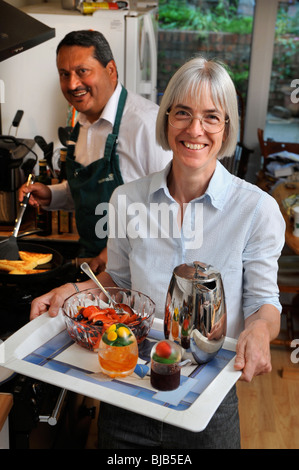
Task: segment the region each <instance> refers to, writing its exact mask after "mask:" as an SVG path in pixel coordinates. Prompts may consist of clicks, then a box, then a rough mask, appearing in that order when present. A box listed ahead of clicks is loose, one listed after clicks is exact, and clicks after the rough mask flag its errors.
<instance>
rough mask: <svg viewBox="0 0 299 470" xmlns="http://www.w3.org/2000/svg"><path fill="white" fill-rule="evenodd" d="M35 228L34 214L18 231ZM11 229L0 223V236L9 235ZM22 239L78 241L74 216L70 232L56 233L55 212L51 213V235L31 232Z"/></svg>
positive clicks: (27, 230)
mask: <svg viewBox="0 0 299 470" xmlns="http://www.w3.org/2000/svg"><path fill="white" fill-rule="evenodd" d="M35 229H36V226H35V218H34V216H33V217H31V218H30V219H29V220H27V221H26V222H25V223H24V224H22V225H21V228H20V231H19V233H20V234H21V233H23V232H29V231H33V230H35ZM12 231H13V227H12V226H4V225H2V226H1V225H0V237H2V238H6V237H9V236H10V235H11V232H12ZM24 240H35V241H37V240H43V241H46V240H49V241H59V242H78V240H79V235H78V232H77V228H76V222H75V217H73V227H72V233H58V224H57V212H53V213H52V233H51V235H46V236H45V235H38V234H32V235H29V236H27V237H24Z"/></svg>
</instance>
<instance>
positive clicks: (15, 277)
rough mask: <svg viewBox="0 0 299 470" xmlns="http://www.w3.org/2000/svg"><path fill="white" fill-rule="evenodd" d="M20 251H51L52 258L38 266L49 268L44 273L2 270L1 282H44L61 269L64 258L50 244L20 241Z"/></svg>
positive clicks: (0, 274)
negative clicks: (11, 272)
mask: <svg viewBox="0 0 299 470" xmlns="http://www.w3.org/2000/svg"><path fill="white" fill-rule="evenodd" d="M18 246H19V251H29V252H31V253H51V254H52V255H53V257H52V260H51V261H50V262H49V263H47V264H43V265H40V266H38V267H36V269H47V271H45V272H43V273H36V274H9V273H7V272H4V271H0V282H4V283H7V284H8V283H9V284H10V283H12V284H20V283H23V282H24V283H25V282H26V283H27V282H42V281H46V280H47V279H52V278H53V277H54V276H55V275H56V274H57V273H58V271H59V270H60V269H61V267H62V265H63V263H64V258H63V256H62V255H61V254H60V253H59V252H58V251H56V250H53V249H52V248H49V247H48V246H44V245H38V244H37V243H30V242H23V241H22V242H18Z"/></svg>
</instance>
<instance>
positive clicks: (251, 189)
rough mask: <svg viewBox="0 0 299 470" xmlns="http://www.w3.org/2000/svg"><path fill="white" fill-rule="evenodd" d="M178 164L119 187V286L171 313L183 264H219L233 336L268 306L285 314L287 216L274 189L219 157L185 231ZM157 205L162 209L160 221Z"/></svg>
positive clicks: (115, 249)
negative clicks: (282, 260) (174, 190)
mask: <svg viewBox="0 0 299 470" xmlns="http://www.w3.org/2000/svg"><path fill="white" fill-rule="evenodd" d="M170 168H171V163H170V164H168V165H167V167H166V168H165V169H164V170H163V171H161V172H158V173H154V174H152V175H149V176H147V177H144V178H141V179H139V180H136V181H134V182H131V183H128V184H125V185H123V186H120V187H118V188H117V189H116V190H115V191H114V193H113V195H112V197H111V200H110V204H111V205H110V207H109V218H110V220H109V227H110V228H109V230H110V233H109V235H110V236H109V241H108V264H107V269H106V271H107V272H108V273H109V274H110V275H111V277H112V278H113V280H114V282H115V283H116V284H117V285H118V286H120V287H128V288H132V289H135V290H139V291H141V292H143V293H144V294H147V295H148V296H149V297H151V298H152V300H153V301H154V302H155V303H156V317H158V318H164V308H165V301H166V294H167V290H168V285H169V282H170V279H171V276H172V272H173V269H174V268H175V266H177V265H180V264H182V263H191V262H193V261H202V262H204V263H207V264H210V265H212V266H213V267H214V268H216V269H217V270H218V271H219V272H220V273H221V276H222V280H223V285H224V291H225V298H226V304H227V336H229V337H232V338H237V337H238V336H239V334H240V332H241V331H242V330H243V328H244V318H247V317H248V316H249V315H251V314H253V313H254V312H256V311H257V310H258V309H259V308H260V307H261V306H262V305H263V304H272V305H274V306H275V307H276V308H277V309H278V310H279V311H281V305H280V303H279V291H278V287H277V270H278V265H277V260H278V258H279V256H280V253H281V250H282V247H283V245H284V233H285V222H284V219H283V217H282V215H281V212H280V210H279V207H278V204H277V203H276V201H275V200H274V199H273V198H272V197H271V196H270V195H269V194H267V193H266V192H264V191H262V190H261V189H260V188H258V187H257V186H255V185H252V184H250V183H248V182H246V181H244V180H242V179H240V178H237V177H236V176H233V175H231V174H230V173H229V172H228V171H227V170H226V169H225V168H224V167H223V165H222V164H221V163H220V162H217V166H216V169H215V172H214V175H213V177H212V178H211V181H210V183H209V186H208V188H207V191H206V193H205V194H204V195H203V196H201V197H200V198H197V199H194V200H193V201H191V202H190V203H189V204H188V206H187V210H186V211H185V214H184V219H183V225H182V228H181V230H180V231H179V229H178V226H177V224H176V222H175V221H176V216H177V211H178V210H179V205H178V204H177V203H176V201H175V200H174V199H173V198H172V197H171V195H170V193H169V191H168V187H167V175H168V173H169V170H170ZM157 208H160V214H162V216H161V217H160V218H161V220H160V221H159V223H158V224H157V223H156V221H157V214H158V215H159V211H158V212H157ZM169 208H171V209H172V210H171V211H169ZM169 214H170V215H169ZM167 218H168V219H171V220H170V222H169V227H170V228H169V229H168V226H167V223H168V221H166V220H165V219H167ZM172 219H173V220H172ZM191 224H193V225H191ZM194 234H195V236H193V235H194ZM192 237H193V238H192Z"/></svg>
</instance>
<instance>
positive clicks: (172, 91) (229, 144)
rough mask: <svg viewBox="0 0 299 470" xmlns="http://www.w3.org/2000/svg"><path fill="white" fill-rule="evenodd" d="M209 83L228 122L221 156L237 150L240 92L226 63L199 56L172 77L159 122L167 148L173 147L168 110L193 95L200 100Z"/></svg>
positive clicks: (158, 131) (159, 135) (159, 133)
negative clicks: (170, 138)
mask: <svg viewBox="0 0 299 470" xmlns="http://www.w3.org/2000/svg"><path fill="white" fill-rule="evenodd" d="M206 85H208V86H209V88H210V90H211V94H212V99H213V102H214V104H215V106H216V107H217V108H222V110H223V111H224V113H225V119H229V122H228V123H227V124H226V128H225V134H226V139H225V141H224V142H223V144H222V147H221V149H220V152H219V154H218V158H222V157H229V156H231V155H233V154H234V152H235V148H236V144H237V140H238V132H239V115H238V100H237V92H236V89H235V86H234V84H233V81H232V79H231V78H230V76H229V73H228V72H227V70H226V68H225V66H224V65H223V64H222V63H221V62H219V61H216V60H208V59H205V58H204V57H196V58H193V59H191V60H189V61H188V62H186V63H185V64H184V65H183V66H182V67H180V68H179V70H177V72H176V73H175V74H174V75H173V77H172V78H171V79H170V81H169V83H168V85H167V88H166V90H165V93H164V95H163V97H162V101H161V104H160V109H159V113H158V117H157V123H156V137H157V142H158V144H159V145H161V147H162V148H163V149H164V150H171V149H170V147H169V143H168V137H167V134H168V118H167V115H166V112H167V111H169V110H170V109H171V107H172V106H173V105H176V104H178V103H183V102H184V100H186V99H187V98H191V99H192V100H193V102H194V103H195V104H196V103H198V102H199V100H200V94H201V92H202V90H203V91H204V90H205V89H206Z"/></svg>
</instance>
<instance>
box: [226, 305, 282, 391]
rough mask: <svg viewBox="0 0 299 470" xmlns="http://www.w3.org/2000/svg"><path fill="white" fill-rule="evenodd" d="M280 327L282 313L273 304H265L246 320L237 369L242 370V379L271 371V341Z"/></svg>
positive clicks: (237, 350)
mask: <svg viewBox="0 0 299 470" xmlns="http://www.w3.org/2000/svg"><path fill="white" fill-rule="evenodd" d="M279 328H280V313H279V312H278V310H277V309H276V308H275V307H274V306H272V305H263V306H262V307H261V308H260V310H259V311H258V312H256V313H255V314H253V315H251V316H250V317H249V318H247V319H246V321H245V329H244V331H242V333H241V334H240V336H239V340H238V343H237V349H236V352H237V354H236V359H235V365H234V367H235V369H236V370H242V375H241V378H240V380H244V381H245V382H250V381H251V380H252V379H253V377H255V376H256V375H261V374H266V373H268V372H271V370H272V366H271V354H270V341H272V339H274V338H275V337H276V336H277V335H278V333H279Z"/></svg>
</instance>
